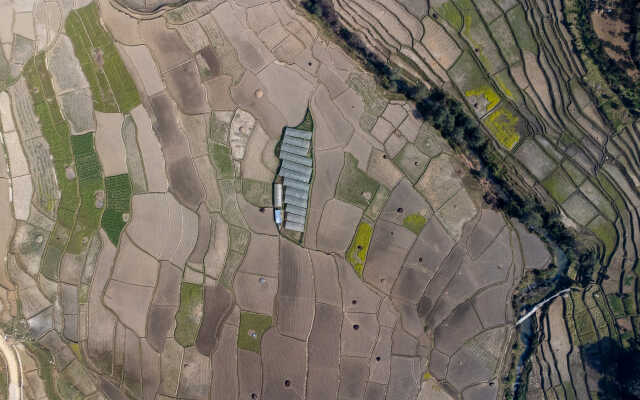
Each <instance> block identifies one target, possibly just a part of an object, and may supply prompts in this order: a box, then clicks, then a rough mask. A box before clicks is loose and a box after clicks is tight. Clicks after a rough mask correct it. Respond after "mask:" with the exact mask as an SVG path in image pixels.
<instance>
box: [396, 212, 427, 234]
mask: <svg viewBox="0 0 640 400" xmlns="http://www.w3.org/2000/svg"><path fill="white" fill-rule="evenodd" d="M426 223H427V219H426V218H425V217H424V216H423V215H420V214H410V215H407V216H406V217H405V218H404V220H403V221H402V225H404V227H405V228H407V229H408V230H410V231H411V232H413V233H415V234H416V235H418V234H420V232H422V228H424V225H425V224H426Z"/></svg>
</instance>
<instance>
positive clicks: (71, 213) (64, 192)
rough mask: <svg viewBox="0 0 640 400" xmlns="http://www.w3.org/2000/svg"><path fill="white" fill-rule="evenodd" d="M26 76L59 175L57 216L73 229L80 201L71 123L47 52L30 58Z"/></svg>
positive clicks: (25, 71)
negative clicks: (62, 109)
mask: <svg viewBox="0 0 640 400" xmlns="http://www.w3.org/2000/svg"><path fill="white" fill-rule="evenodd" d="M24 76H25V78H26V81H27V86H28V87H29V93H30V94H31V98H32V99H33V103H34V110H35V113H36V116H37V117H38V119H39V121H40V127H41V129H42V134H43V136H44V138H45V139H46V141H47V143H48V144H49V151H50V152H51V156H52V157H53V165H54V167H55V171H56V176H57V177H58V187H59V189H60V204H59V206H58V216H57V220H58V222H59V223H60V224H62V225H63V226H64V227H66V228H68V229H71V228H72V227H73V224H74V217H75V213H76V210H77V208H78V206H79V204H80V196H79V194H78V180H77V178H75V175H76V170H75V168H74V165H73V153H72V150H71V141H70V136H71V135H70V130H69V124H68V123H67V122H66V121H65V120H64V118H63V117H62V113H61V112H60V106H59V104H58V102H57V100H56V97H55V93H54V91H53V85H52V83H51V74H50V73H49V71H48V70H47V67H46V63H45V56H44V53H40V54H38V55H36V56H35V57H33V58H32V59H31V60H29V62H27V64H26V65H25V67H24ZM67 172H69V173H70V174H71V175H70V176H73V178H72V179H68V178H67V177H66V176H67Z"/></svg>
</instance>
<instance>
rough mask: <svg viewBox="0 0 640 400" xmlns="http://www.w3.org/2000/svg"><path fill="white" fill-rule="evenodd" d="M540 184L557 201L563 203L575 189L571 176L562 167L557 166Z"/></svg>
mask: <svg viewBox="0 0 640 400" xmlns="http://www.w3.org/2000/svg"><path fill="white" fill-rule="evenodd" d="M542 186H543V187H544V188H545V189H546V190H547V192H548V193H549V194H550V195H551V197H553V199H554V200H555V201H557V202H558V203H563V202H564V201H565V200H566V199H568V198H569V196H571V194H572V193H573V192H574V191H575V190H576V187H575V186H574V184H573V183H572V182H571V178H570V177H569V175H567V173H566V172H564V170H563V169H562V168H558V169H556V170H555V172H554V173H553V174H551V175H549V176H548V177H547V178H546V179H545V180H543V181H542Z"/></svg>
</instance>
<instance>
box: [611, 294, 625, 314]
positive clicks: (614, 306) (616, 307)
mask: <svg viewBox="0 0 640 400" xmlns="http://www.w3.org/2000/svg"><path fill="white" fill-rule="evenodd" d="M607 301H608V302H609V307H611V311H613V316H614V317H615V318H620V317H623V316H624V315H625V312H624V304H623V302H622V298H621V297H620V296H619V295H618V294H616V293H609V294H608V295H607Z"/></svg>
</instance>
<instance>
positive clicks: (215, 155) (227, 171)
mask: <svg viewBox="0 0 640 400" xmlns="http://www.w3.org/2000/svg"><path fill="white" fill-rule="evenodd" d="M209 155H210V157H211V162H212V164H213V166H214V167H215V168H216V172H217V173H218V179H230V178H233V161H232V160H231V149H229V148H228V147H227V146H225V145H222V144H218V143H213V144H211V145H210V146H209Z"/></svg>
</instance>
